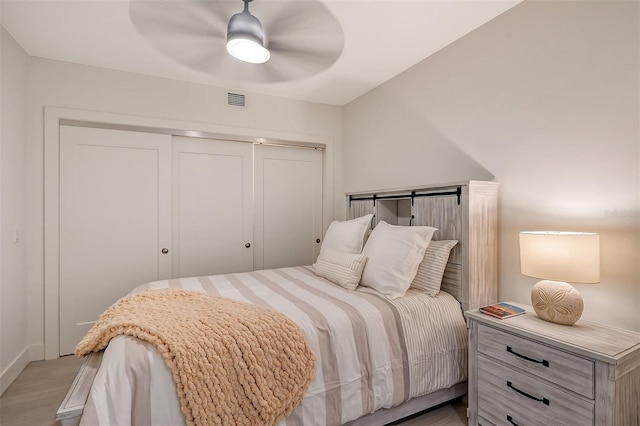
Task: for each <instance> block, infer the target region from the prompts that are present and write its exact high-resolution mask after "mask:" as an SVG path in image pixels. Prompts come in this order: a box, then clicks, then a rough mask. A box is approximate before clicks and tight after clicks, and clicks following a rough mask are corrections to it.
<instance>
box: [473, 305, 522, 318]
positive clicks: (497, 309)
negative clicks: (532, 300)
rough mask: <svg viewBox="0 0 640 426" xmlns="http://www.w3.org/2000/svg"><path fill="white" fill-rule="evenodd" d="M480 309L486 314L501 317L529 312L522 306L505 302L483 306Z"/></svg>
mask: <svg viewBox="0 0 640 426" xmlns="http://www.w3.org/2000/svg"><path fill="white" fill-rule="evenodd" d="M479 310H480V312H482V313H483V314H485V315H490V316H492V317H495V318H500V319H505V318H511V317H515V316H516V315H522V314H524V313H525V312H527V311H526V310H524V309H522V308H519V307H517V306H514V305H510V304H509V303H504V302H500V303H494V304H493V305H488V306H483V307H481V308H480V309H479Z"/></svg>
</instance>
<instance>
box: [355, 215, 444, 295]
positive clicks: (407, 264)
mask: <svg viewBox="0 0 640 426" xmlns="http://www.w3.org/2000/svg"><path fill="white" fill-rule="evenodd" d="M435 231H437V229H436V228H432V227H430V226H394V225H389V224H388V223H387V222H384V221H382V222H380V223H379V224H378V226H376V227H375V229H374V230H373V232H371V235H370V236H369V240H368V241H367V244H366V245H365V246H364V250H363V251H362V254H364V255H365V256H367V258H368V259H367V264H366V265H365V267H364V272H363V273H362V278H361V280H360V284H361V285H363V286H366V287H371V288H373V289H375V290H377V291H378V292H380V293H382V294H384V295H385V296H387V298H389V299H396V298H398V297H402V296H404V294H405V293H406V291H407V289H408V288H409V286H410V285H411V282H412V281H413V278H414V277H415V275H416V272H417V271H418V266H419V265H420V262H422V259H423V257H424V253H425V250H426V249H427V246H428V245H429V242H430V241H431V237H432V236H433V233H434V232H435Z"/></svg>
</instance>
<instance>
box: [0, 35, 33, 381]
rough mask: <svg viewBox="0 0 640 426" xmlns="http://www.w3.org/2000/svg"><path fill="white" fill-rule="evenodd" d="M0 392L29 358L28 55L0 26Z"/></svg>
mask: <svg viewBox="0 0 640 426" xmlns="http://www.w3.org/2000/svg"><path fill="white" fill-rule="evenodd" d="M0 32H1V35H0V38H1V47H0V49H1V50H0V52H1V55H0V56H1V62H0V65H1V66H0V68H1V72H0V75H1V77H0V102H1V104H2V105H1V107H0V108H1V110H0V111H1V114H0V115H1V124H0V126H1V127H0V129H1V130H0V393H2V392H4V390H5V389H6V388H7V387H8V386H9V384H10V383H11V382H12V381H13V380H14V379H15V377H16V376H17V375H18V373H20V371H21V370H22V369H23V368H24V367H25V366H26V364H27V362H28V361H29V351H28V347H27V256H26V248H25V242H24V241H25V240H24V238H22V239H21V240H20V241H19V242H14V232H15V229H16V228H19V230H20V231H19V232H20V234H21V235H22V236H24V235H26V212H27V197H26V173H25V170H26V147H27V145H26V88H27V79H26V75H27V55H26V53H25V52H24V51H23V50H22V48H21V47H20V46H19V45H18V44H17V43H16V42H15V40H14V39H13V38H12V37H11V35H10V34H9V33H7V32H6V31H5V30H4V28H2V27H0Z"/></svg>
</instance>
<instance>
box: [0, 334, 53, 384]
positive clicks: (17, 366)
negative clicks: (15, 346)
mask: <svg viewBox="0 0 640 426" xmlns="http://www.w3.org/2000/svg"><path fill="white" fill-rule="evenodd" d="M43 359H44V345H43V344H42V343H40V344H37V345H30V346H27V347H26V348H25V350H23V351H22V352H21V353H20V355H18V356H17V357H16V359H14V360H13V361H12V362H11V364H9V366H8V367H7V368H5V369H4V371H3V372H2V374H0V395H2V394H3V393H4V391H6V390H7V388H8V387H9V386H10V385H11V383H13V381H14V380H15V379H16V377H18V375H19V374H20V373H21V372H22V370H24V368H25V367H26V366H27V364H29V363H30V362H31V361H41V360H43Z"/></svg>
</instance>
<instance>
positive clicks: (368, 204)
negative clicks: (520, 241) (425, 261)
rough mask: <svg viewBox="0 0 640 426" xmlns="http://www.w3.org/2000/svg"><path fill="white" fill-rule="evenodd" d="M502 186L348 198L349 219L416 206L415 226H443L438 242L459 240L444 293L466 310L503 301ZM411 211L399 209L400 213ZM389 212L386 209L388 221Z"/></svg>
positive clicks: (470, 183) (413, 190)
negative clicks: (500, 262) (500, 285)
mask: <svg viewBox="0 0 640 426" xmlns="http://www.w3.org/2000/svg"><path fill="white" fill-rule="evenodd" d="M498 186H499V184H498V183H497V182H484V181H467V182H461V183H454V184H448V185H433V186H423V187H419V188H407V189H399V190H393V191H369V192H362V193H357V194H355V193H354V194H347V196H348V197H347V203H348V206H347V216H348V218H350V219H352V218H356V217H359V216H362V215H364V214H369V213H373V214H374V224H375V223H377V220H378V217H377V216H378V215H377V213H378V208H379V206H380V203H394V202H396V203H405V205H406V206H407V207H408V206H409V205H408V204H407V203H411V205H410V215H411V218H410V222H411V224H412V225H423V226H424V225H426V226H433V227H434V228H438V231H437V232H436V233H435V234H434V237H433V238H434V240H458V244H457V245H456V246H455V247H454V248H453V250H452V252H451V255H450V257H449V263H448V264H447V268H446V270H445V274H444V278H443V281H442V290H444V291H446V292H448V293H450V294H452V295H453V296H455V297H456V299H458V301H460V303H461V305H462V308H463V309H464V310H467V309H475V308H477V307H480V306H483V305H487V304H490V303H494V302H496V301H497V287H498V269H497V257H498V250H497V243H498V238H497V225H498V222H497V216H498V213H497V212H498ZM401 210H408V208H407V209H400V208H396V209H395V211H401ZM389 211H394V209H388V208H385V209H384V212H385V220H387V219H388V215H389ZM398 222H399V224H402V223H401V222H402V220H401V219H400V218H399V219H398Z"/></svg>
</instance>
